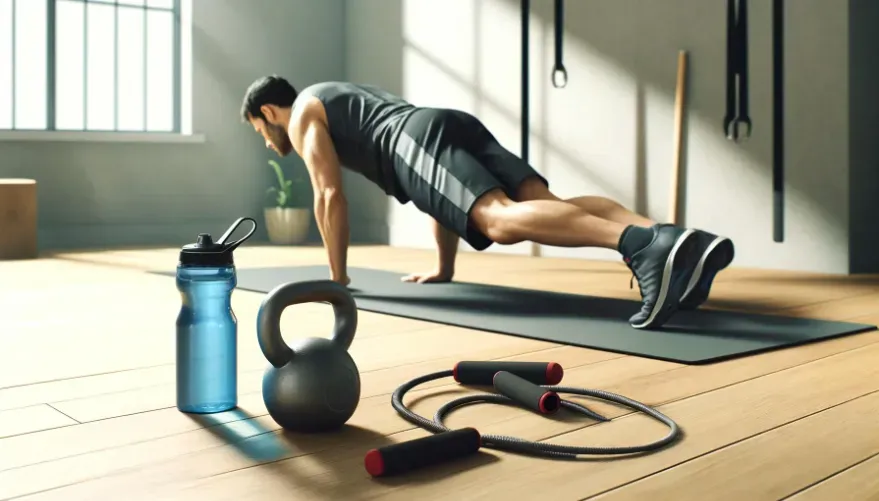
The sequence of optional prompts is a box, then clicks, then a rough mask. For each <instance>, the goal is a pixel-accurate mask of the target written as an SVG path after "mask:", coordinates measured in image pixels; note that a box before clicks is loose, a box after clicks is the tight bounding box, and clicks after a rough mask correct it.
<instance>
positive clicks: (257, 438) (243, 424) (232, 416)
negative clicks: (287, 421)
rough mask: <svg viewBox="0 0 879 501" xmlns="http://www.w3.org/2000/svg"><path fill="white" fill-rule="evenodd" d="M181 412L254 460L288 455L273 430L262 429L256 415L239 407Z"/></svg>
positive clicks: (277, 458)
mask: <svg viewBox="0 0 879 501" xmlns="http://www.w3.org/2000/svg"><path fill="white" fill-rule="evenodd" d="M185 415H186V416H189V418H190V419H192V420H193V421H195V422H197V423H199V424H200V425H201V426H202V427H204V429H205V430H207V431H209V432H210V433H212V434H213V435H214V436H216V437H217V438H219V439H221V440H223V441H224V442H226V443H227V444H229V445H230V446H232V447H234V448H235V449H236V450H237V451H238V452H240V453H241V454H243V455H244V456H246V457H248V458H250V459H252V460H254V461H259V462H270V461H278V460H279V459H282V458H284V457H287V456H289V454H290V449H289V448H288V447H287V445H286V444H284V441H283V439H282V438H281V437H280V436H279V435H278V434H277V433H276V430H275V429H270V428H266V427H265V426H263V425H262V424H260V423H259V421H258V416H254V415H251V414H249V413H247V412H246V411H244V410H243V409H241V408H239V407H236V408H235V409H232V410H229V411H226V412H220V413H217V414H185Z"/></svg>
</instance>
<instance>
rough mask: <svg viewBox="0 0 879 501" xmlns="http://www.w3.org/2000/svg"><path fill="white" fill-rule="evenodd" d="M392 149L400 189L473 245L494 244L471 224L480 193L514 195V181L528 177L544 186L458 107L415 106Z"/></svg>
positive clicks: (416, 203) (543, 180) (521, 162)
mask: <svg viewBox="0 0 879 501" xmlns="http://www.w3.org/2000/svg"><path fill="white" fill-rule="evenodd" d="M395 153H396V154H395V155H394V171H395V173H396V177H397V183H398V188H399V189H401V190H402V191H403V194H405V196H406V197H407V198H409V199H410V200H411V201H412V203H413V204H414V205H415V207H417V208H418V209H419V210H421V211H422V212H425V213H427V214H429V215H431V216H432V217H433V218H435V219H436V220H437V221H439V223H440V224H442V225H443V226H444V227H446V228H447V229H449V230H451V231H453V232H455V233H456V234H458V236H459V237H461V238H462V239H464V240H465V241H466V242H467V243H468V244H470V246H471V247H473V248H474V249H476V250H485V249H487V248H488V247H489V246H490V245H491V244H492V243H493V242H492V241H491V240H490V239H489V238H488V237H486V236H485V235H484V234H482V232H480V231H479V230H477V229H476V228H474V227H473V226H472V225H471V224H470V211H471V209H472V208H473V204H474V203H475V202H476V201H477V200H478V199H479V197H481V196H482V195H484V194H485V193H486V192H488V191H490V190H493V189H495V188H500V189H502V190H504V192H505V193H506V194H507V196H508V197H510V198H512V199H514V200H515V199H516V192H517V190H518V187H519V185H521V184H522V182H523V181H525V180H526V179H529V178H532V177H536V178H538V179H539V180H540V181H542V182H543V183H544V184H546V185H547V186H548V185H549V183H548V182H547V180H546V179H545V178H544V177H543V176H541V175H540V174H539V173H538V172H537V171H536V170H534V168H532V167H531V166H530V165H528V162H525V161H524V160H522V159H521V158H519V157H518V156H516V155H515V154H513V153H511V152H510V151H509V150H507V149H506V148H504V147H503V146H502V145H501V144H500V143H499V142H498V141H497V139H495V137H494V136H493V135H492V134H491V132H489V131H488V129H486V127H485V126H484V125H483V124H482V122H480V121H479V120H478V119H477V118H476V117H474V116H473V115H470V114H468V113H464V112H462V111H457V110H448V109H434V108H422V109H419V110H418V111H416V112H415V113H413V114H412V115H411V116H410V117H409V118H408V119H407V121H406V123H405V124H404V126H403V129H402V131H401V134H400V137H399V139H398V140H397V144H396V148H395Z"/></svg>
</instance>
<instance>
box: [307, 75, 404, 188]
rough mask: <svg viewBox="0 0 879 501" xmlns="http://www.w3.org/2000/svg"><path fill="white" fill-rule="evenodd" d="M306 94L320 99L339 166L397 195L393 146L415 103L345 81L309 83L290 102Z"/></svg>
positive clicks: (379, 90) (367, 86) (376, 89)
mask: <svg viewBox="0 0 879 501" xmlns="http://www.w3.org/2000/svg"><path fill="white" fill-rule="evenodd" d="M306 97H315V98H317V99H319V100H320V101H321V103H323V105H324V108H325V110H326V114H327V120H328V122H329V129H330V136H331V137H332V139H333V144H334V145H335V148H336V155H337V156H338V157H339V160H340V162H341V164H342V166H343V167H344V168H346V169H349V170H352V171H354V172H358V173H360V174H362V175H363V176H364V177H366V178H367V179H369V180H370V181H372V182H374V183H375V184H377V185H378V186H379V187H380V188H381V189H382V190H383V191H384V192H385V193H386V194H388V195H394V196H397V195H400V194H399V193H397V192H398V189H397V187H396V185H397V183H396V176H395V175H394V148H395V147H396V144H397V138H398V137H399V135H400V131H401V130H402V126H403V123H405V121H406V119H407V118H408V117H409V116H410V115H411V114H412V112H414V111H415V110H416V107H415V106H413V105H412V104H410V103H408V102H406V101H405V100H403V99H402V98H400V97H398V96H395V95H393V94H391V93H389V92H387V91H384V90H382V89H379V88H378V87H373V86H370V85H360V84H353V83H347V82H322V83H317V84H313V85H310V86H308V87H306V88H304V89H302V91H301V92H300V93H299V96H298V97H297V98H296V102H294V103H293V106H294V107H295V106H296V105H297V104H298V103H302V102H305V98H306Z"/></svg>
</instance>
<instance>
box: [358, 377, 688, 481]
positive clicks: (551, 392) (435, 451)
mask: <svg viewBox="0 0 879 501" xmlns="http://www.w3.org/2000/svg"><path fill="white" fill-rule="evenodd" d="M562 374H563V370H562V367H561V366H560V365H559V364H556V363H554V362H459V363H458V364H457V365H456V366H455V368H454V369H452V370H444V371H440V372H434V373H431V374H426V375H424V376H420V377H417V378H415V379H412V380H411V381H408V382H406V383H405V384H403V385H401V386H400V387H398V388H397V389H396V390H395V391H394V393H393V395H392V397H391V405H392V406H393V408H394V410H396V411H397V413H399V414H400V416H402V417H403V418H404V419H406V420H407V421H409V422H411V423H413V424H415V425H417V426H419V427H421V428H424V429H426V430H428V431H430V432H432V433H433V435H429V436H427V437H424V438H419V439H415V440H410V441H407V442H402V443H398V444H393V445H388V446H385V447H381V448H378V449H373V450H370V451H369V452H368V453H367V454H366V457H365V459H364V465H365V467H366V470H367V472H369V474H370V475H372V476H374V477H378V476H390V475H397V474H401V473H405V472H408V471H412V470H415V469H418V468H423V467H427V466H431V465H435V464H438V463H441V462H446V461H451V460H454V459H459V458H462V457H464V456H467V455H470V454H474V453H476V452H477V451H478V450H479V449H480V448H481V447H486V448H490V449H496V450H503V451H508V452H513V453H518V454H524V455H530V456H536V457H544V458H552V459H576V457H577V456H579V455H623V454H635V453H644V452H652V451H656V450H659V449H662V448H664V447H666V446H668V445H670V444H671V443H673V442H674V441H676V440H677V439H678V438H679V436H680V434H681V429H680V428H679V427H678V425H677V423H675V422H674V420H672V419H671V418H669V417H668V416H666V415H664V414H663V413H661V412H659V411H658V410H656V409H653V408H651V407H649V406H647V405H644V404H642V403H640V402H637V401H635V400H632V399H630V398H627V397H624V396H622V395H618V394H615V393H611V392H608V391H602V390H590V389H584V388H573V387H569V386H559V385H558V383H559V382H561V378H562ZM445 377H453V378H454V379H455V380H456V381H457V382H458V383H461V384H466V385H483V386H487V385H493V386H494V388H495V390H496V391H498V393H495V394H478V395H468V396H464V397H461V398H457V399H455V400H452V401H450V402H447V403H446V404H444V405H442V406H441V407H440V408H439V409H437V411H436V414H435V415H434V418H433V420H429V419H427V418H425V417H423V416H419V415H418V414H416V413H415V412H413V411H411V410H410V409H409V408H408V407H406V405H405V404H404V403H403V397H404V396H405V395H406V393H407V392H409V391H410V390H412V389H413V388H415V387H416V386H418V385H421V384H424V383H427V382H429V381H435V380H437V379H442V378H445ZM544 383H550V384H544ZM560 393H568V394H573V395H581V396H586V397H592V398H595V399H599V400H605V401H608V402H614V403H617V404H620V405H622V406H625V407H628V408H630V409H632V410H634V411H637V412H641V413H644V414H647V415H648V416H650V417H651V418H653V419H655V420H657V421H659V422H661V423H663V424H665V425H666V426H668V428H669V432H668V434H667V435H666V436H665V437H663V438H661V439H659V440H656V441H654V442H651V443H648V444H645V445H635V446H626V447H578V446H568V445H558V444H550V443H543V442H534V441H529V440H523V439H520V438H516V437H510V436H504V435H481V434H480V433H479V432H478V431H477V430H476V429H474V428H462V429H457V430H452V429H450V428H448V427H447V426H446V425H445V424H444V419H445V418H446V416H448V414H449V413H451V412H452V411H453V410H455V409H456V408H459V407H462V406H465V405H471V404H476V403H491V404H500V405H516V406H524V407H526V408H529V409H531V410H533V411H535V412H538V413H540V414H544V415H548V414H553V413H555V412H556V411H557V410H559V409H560V408H562V407H563V408H565V409H568V410H570V411H572V412H575V413H578V414H581V415H585V416H587V417H590V418H592V419H595V420H597V421H603V422H607V421H610V420H609V419H607V418H605V417H604V416H601V415H599V414H597V413H595V412H593V411H591V410H589V409H588V408H586V407H584V406H582V405H580V404H577V403H574V402H570V401H567V400H562V399H561V398H559V396H558V394H560Z"/></svg>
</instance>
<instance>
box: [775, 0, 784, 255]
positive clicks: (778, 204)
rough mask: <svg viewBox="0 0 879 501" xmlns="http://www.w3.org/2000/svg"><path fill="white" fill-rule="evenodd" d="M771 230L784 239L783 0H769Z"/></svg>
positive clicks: (780, 239)
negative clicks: (771, 96) (771, 99)
mask: <svg viewBox="0 0 879 501" xmlns="http://www.w3.org/2000/svg"><path fill="white" fill-rule="evenodd" d="M772 91H773V92H772V95H773V101H772V208H773V211H772V215H773V217H772V234H773V240H775V241H776V242H784V1H783V0H773V2H772Z"/></svg>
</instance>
